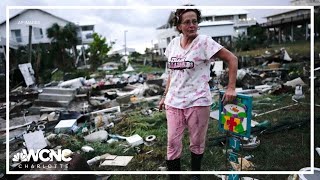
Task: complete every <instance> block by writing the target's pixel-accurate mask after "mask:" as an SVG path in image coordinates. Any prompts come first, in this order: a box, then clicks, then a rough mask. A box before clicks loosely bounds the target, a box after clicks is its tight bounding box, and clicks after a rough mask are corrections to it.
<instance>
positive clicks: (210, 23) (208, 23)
mask: <svg viewBox="0 0 320 180" xmlns="http://www.w3.org/2000/svg"><path fill="white" fill-rule="evenodd" d="M231 24H234V22H232V21H203V22H201V23H199V26H200V27H201V26H202V27H203V26H221V25H231Z"/></svg>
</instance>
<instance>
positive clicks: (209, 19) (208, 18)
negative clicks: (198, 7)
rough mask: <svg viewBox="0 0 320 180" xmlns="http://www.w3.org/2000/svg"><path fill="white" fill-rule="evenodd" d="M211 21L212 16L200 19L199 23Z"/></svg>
mask: <svg viewBox="0 0 320 180" xmlns="http://www.w3.org/2000/svg"><path fill="white" fill-rule="evenodd" d="M212 20H213V18H212V16H207V17H203V18H202V19H201V21H212Z"/></svg>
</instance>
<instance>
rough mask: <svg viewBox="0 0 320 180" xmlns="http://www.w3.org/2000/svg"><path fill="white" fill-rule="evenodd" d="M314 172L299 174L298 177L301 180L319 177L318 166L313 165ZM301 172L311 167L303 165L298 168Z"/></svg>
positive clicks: (309, 169)
mask: <svg viewBox="0 0 320 180" xmlns="http://www.w3.org/2000/svg"><path fill="white" fill-rule="evenodd" d="M313 170H314V173H313V174H299V179H301V180H313V179H314V180H316V179H320V168H317V167H314V168H313ZM299 171H300V172H301V173H303V172H306V171H311V167H305V168H302V169H300V170H299Z"/></svg>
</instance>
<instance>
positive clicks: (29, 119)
mask: <svg viewBox="0 0 320 180" xmlns="http://www.w3.org/2000/svg"><path fill="white" fill-rule="evenodd" d="M280 52H281V53H279V54H272V53H270V54H264V55H262V56H259V57H256V58H254V59H252V60H253V61H254V63H255V64H254V65H250V66H242V67H241V68H240V69H239V70H238V73H237V89H236V91H237V93H242V94H250V95H252V96H253V97H257V98H259V100H257V101H255V102H254V106H253V110H254V111H253V113H252V117H253V119H252V121H251V127H252V130H253V132H255V133H256V135H255V136H252V137H250V138H248V139H242V150H243V151H248V150H250V154H246V155H247V156H244V157H242V158H239V159H238V160H239V161H241V162H242V163H243V164H242V170H254V169H255V167H254V165H253V163H252V162H250V161H249V160H252V161H253V162H254V160H256V159H258V158H260V157H258V156H256V155H255V154H253V153H252V154H251V152H253V151H254V150H257V149H259V148H258V147H259V146H260V145H261V144H262V143H263V142H261V141H260V139H258V135H260V134H264V133H266V132H269V131H268V130H270V128H271V125H274V124H273V121H271V120H270V119H269V118H266V119H268V120H266V119H263V120H261V119H259V120H258V118H260V117H263V118H264V115H268V114H271V113H275V112H277V111H280V110H285V109H289V108H294V107H297V106H299V105H300V101H303V100H306V97H307V96H308V95H309V94H310V82H309V73H310V72H308V71H307V70H306V69H308V68H309V65H308V64H307V63H304V62H299V61H298V60H296V59H295V57H294V56H292V57H290V56H289V54H288V53H287V51H286V50H285V49H281V50H280ZM124 61H125V60H124ZM29 64H30V63H29ZM29 64H26V65H23V66H21V68H20V69H21V72H22V71H23V74H24V78H25V83H26V84H27V87H23V86H17V87H15V88H13V89H12V90H11V91H10V95H9V96H10V97H9V98H10V103H9V105H8V104H5V103H2V104H0V105H1V106H0V117H1V118H4V117H5V111H4V110H5V107H6V106H9V120H10V123H9V124H10V126H9V127H8V128H9V131H10V133H9V142H7V143H9V144H10V152H9V155H10V158H11V159H12V157H14V156H16V155H17V154H18V153H21V152H22V150H23V149H27V150H28V151H30V150H41V149H50V150H52V151H54V152H55V153H58V152H59V150H62V149H66V150H67V149H69V150H70V152H71V153H67V152H65V153H67V154H64V157H65V158H66V157H71V158H72V161H70V162H65V165H68V168H65V167H64V168H62V169H64V170H80V169H81V170H123V169H124V170H135V169H132V168H136V167H129V165H130V164H131V163H134V165H133V166H137V164H143V165H144V163H145V162H147V161H149V160H150V159H152V160H154V161H153V163H154V164H153V165H152V166H150V167H149V166H148V165H146V167H139V169H143V168H145V169H148V170H156V171H165V170H166V167H164V166H165V149H166V148H165V146H166V134H165V131H166V121H165V115H164V113H163V112H159V109H158V108H157V107H158V102H159V100H160V99H161V95H162V94H163V92H164V90H165V83H166V77H167V74H166V73H136V72H135V69H136V68H134V66H133V65H132V64H130V63H128V67H127V69H126V70H125V71H123V72H122V73H120V74H108V73H104V74H103V75H100V74H99V73H95V74H94V75H92V76H90V79H87V77H88V76H79V77H74V78H72V79H67V80H65V81H60V82H56V81H52V82H50V83H48V84H45V85H37V84H35V81H33V80H34V79H33V77H32V67H31V69H30V66H29ZM222 67H223V63H222V62H221V63H218V62H217V67H216V68H215V69H214V71H215V72H216V75H217V76H215V77H213V78H212V80H211V81H210V83H209V84H210V90H211V92H212V97H213V99H216V97H217V94H218V93H219V91H220V90H223V89H224V87H226V85H227V82H228V69H226V70H223V68H222ZM28 68H29V70H30V72H27V71H25V70H26V69H28ZM299 68H300V69H302V68H303V69H304V71H302V70H300V71H299V72H298V73H297V71H298V70H299ZM284 93H286V94H288V95H290V98H291V97H292V101H294V103H293V104H290V105H286V106H279V104H280V102H281V99H280V98H281V96H280V95H281V94H284ZM272 96H279V100H277V101H275V100H274V98H270V97H272ZM290 100H291V99H290ZM273 104H274V106H275V107H273V108H272V109H271V108H264V106H267V105H268V106H269V105H271V106H273ZM256 107H259V108H257V109H255V108H256ZM217 108H218V103H214V104H213V105H212V106H211V112H210V117H211V119H215V120H218V119H219V110H217ZM3 109H4V110H3ZM265 117H268V116H265ZM1 122H2V121H1ZM214 123H216V122H214ZM301 124H302V123H300V124H297V125H296V126H299V125H301ZM3 125H5V124H2V125H1V129H0V131H1V133H4V132H5V130H6V129H5V128H4V127H3ZM293 125H295V124H294V123H293ZM273 127H274V126H273ZM279 128H281V127H280V126H279ZM258 133H260V134H258ZM208 139H209V142H210V143H209V145H208V146H212V145H221V144H223V143H224V140H225V136H217V137H214V138H211V137H209V138H208ZM316 150H317V152H318V153H319V155H320V150H319V148H317V149H316ZM223 151H224V152H225V151H226V150H223ZM219 152H220V153H221V151H219ZM253 157H254V158H253ZM77 163H79V164H77ZM230 163H231V164H232V162H230ZM22 164H24V163H23V161H16V162H13V161H10V170H19V167H21V166H22ZM31 164H33V165H35V166H36V165H39V164H40V163H39V162H36V161H35V162H32V163H31ZM31 164H30V165H29V167H30V166H31ZM42 165H43V164H42ZM232 167H233V168H234V169H235V170H240V167H238V166H237V165H236V164H232ZM126 168H128V169H126ZM130 168H131V169H130ZM20 170H21V169H20ZM27 170H30V168H29V169H27Z"/></svg>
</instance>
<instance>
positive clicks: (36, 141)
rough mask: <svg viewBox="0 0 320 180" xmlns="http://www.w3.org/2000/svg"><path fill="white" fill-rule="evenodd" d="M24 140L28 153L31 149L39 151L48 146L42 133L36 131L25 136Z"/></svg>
mask: <svg viewBox="0 0 320 180" xmlns="http://www.w3.org/2000/svg"><path fill="white" fill-rule="evenodd" d="M23 138H24V141H25V142H26V147H27V150H28V151H30V150H31V149H32V150H34V151H37V150H40V149H43V148H45V147H46V146H47V142H46V139H45V138H44V135H43V132H42V131H35V132H31V133H28V134H24V135H23Z"/></svg>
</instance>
